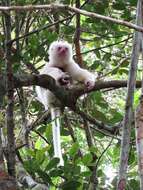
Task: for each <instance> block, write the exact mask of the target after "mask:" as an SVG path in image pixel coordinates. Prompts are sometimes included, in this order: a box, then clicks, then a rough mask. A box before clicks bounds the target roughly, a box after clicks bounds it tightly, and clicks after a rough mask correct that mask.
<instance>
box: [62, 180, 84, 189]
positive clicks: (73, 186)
mask: <svg viewBox="0 0 143 190" xmlns="http://www.w3.org/2000/svg"><path fill="white" fill-rule="evenodd" d="M80 186H81V183H80V182H79V181H75V180H73V181H67V182H65V183H63V184H62V185H61V188H62V189H63V190H77V188H79V187H80Z"/></svg>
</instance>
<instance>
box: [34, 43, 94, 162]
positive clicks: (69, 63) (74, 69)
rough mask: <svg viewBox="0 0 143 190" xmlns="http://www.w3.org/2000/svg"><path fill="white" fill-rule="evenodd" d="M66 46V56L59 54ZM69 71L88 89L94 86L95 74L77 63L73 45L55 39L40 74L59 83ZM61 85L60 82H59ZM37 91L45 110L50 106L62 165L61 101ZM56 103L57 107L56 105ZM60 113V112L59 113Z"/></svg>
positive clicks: (55, 139)
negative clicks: (73, 53) (59, 50)
mask: <svg viewBox="0 0 143 190" xmlns="http://www.w3.org/2000/svg"><path fill="white" fill-rule="evenodd" d="M59 46H60V47H63V48H66V53H65V54H64V56H60V55H59V54H58V47H59ZM60 69H62V70H64V72H67V73H68V75H69V76H71V78H72V80H75V81H79V82H83V83H84V84H85V86H86V87H87V88H88V89H91V88H93V87H94V83H95V76H94V75H93V74H92V73H90V72H89V71H87V70H86V69H82V68H80V67H79V65H78V64H77V63H75V61H74V60H73V58H72V47H71V45H70V44H69V43H68V42H65V41H55V42H53V43H52V44H51V45H50V48H49V63H47V64H46V65H45V66H44V68H43V69H42V70H41V72H40V74H47V75H50V76H51V77H53V78H54V79H55V80H56V81H57V84H58V79H59V78H61V77H63V75H64V72H63V71H62V70H60ZM58 85H59V84H58ZM36 92H37V96H38V100H39V101H40V102H41V103H42V104H43V105H44V107H45V110H47V109H48V108H50V110H51V117H52V120H53V121H52V130H53V144H54V154H55V157H59V159H60V165H63V158H62V152H61V143H60V122H59V118H58V117H59V113H60V108H57V107H58V105H59V101H58V100H57V99H56V97H55V96H54V94H53V93H52V92H51V91H49V90H46V89H44V88H41V87H39V86H37V87H36ZM55 105H56V107H55ZM57 113H58V114H57Z"/></svg>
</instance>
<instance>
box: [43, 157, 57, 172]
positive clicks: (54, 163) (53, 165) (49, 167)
mask: <svg viewBox="0 0 143 190" xmlns="http://www.w3.org/2000/svg"><path fill="white" fill-rule="evenodd" d="M59 161H60V159H59V158H53V159H52V160H50V162H49V163H48V165H47V167H46V170H51V169H53V168H55V167H57V165H58V163H59Z"/></svg>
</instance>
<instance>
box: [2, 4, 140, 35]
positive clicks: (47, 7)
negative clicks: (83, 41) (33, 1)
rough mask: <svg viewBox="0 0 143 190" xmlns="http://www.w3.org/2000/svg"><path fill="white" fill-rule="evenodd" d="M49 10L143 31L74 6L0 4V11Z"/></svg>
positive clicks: (127, 23) (136, 26)
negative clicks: (68, 12) (77, 14)
mask: <svg viewBox="0 0 143 190" xmlns="http://www.w3.org/2000/svg"><path fill="white" fill-rule="evenodd" d="M41 9H45V10H49V11H51V12H52V11H57V10H59V11H67V10H68V11H70V12H74V13H79V14H82V15H84V16H87V17H91V18H96V19H101V20H105V21H109V22H112V23H116V24H120V25H123V26H126V27H128V28H132V29H135V30H137V31H139V32H143V27H141V26H138V25H136V24H132V23H130V22H127V21H124V20H120V19H115V18H112V17H109V16H103V15H100V14H97V13H93V12H89V11H86V10H81V9H78V8H75V7H71V6H68V5H62V4H50V5H25V6H0V11H34V10H41Z"/></svg>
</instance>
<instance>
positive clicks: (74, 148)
mask: <svg viewBox="0 0 143 190" xmlns="http://www.w3.org/2000/svg"><path fill="white" fill-rule="evenodd" d="M78 150H79V144H78V143H77V142H76V143H74V144H73V145H72V147H71V148H70V151H69V154H70V156H72V157H74V156H75V154H77V153H78Z"/></svg>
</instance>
